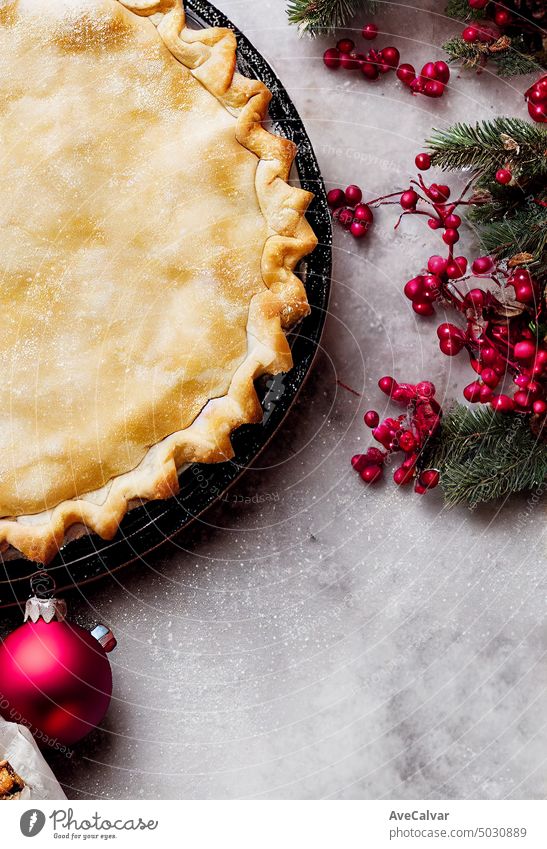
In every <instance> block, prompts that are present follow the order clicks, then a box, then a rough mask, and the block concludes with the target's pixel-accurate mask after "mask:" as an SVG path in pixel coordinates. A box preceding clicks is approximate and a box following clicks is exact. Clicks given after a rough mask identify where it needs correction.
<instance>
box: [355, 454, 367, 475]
mask: <svg viewBox="0 0 547 849" xmlns="http://www.w3.org/2000/svg"><path fill="white" fill-rule="evenodd" d="M351 465H352V466H353V468H354V469H355V471H356V472H362V471H363V469H364V468H365V466H368V463H367V459H366V457H365V455H364V454H354V455H353V457H352V458H351Z"/></svg>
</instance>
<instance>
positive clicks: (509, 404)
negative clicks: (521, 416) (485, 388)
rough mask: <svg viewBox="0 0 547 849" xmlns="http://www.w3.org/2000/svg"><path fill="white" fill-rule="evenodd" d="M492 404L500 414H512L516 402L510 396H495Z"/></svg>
mask: <svg viewBox="0 0 547 849" xmlns="http://www.w3.org/2000/svg"><path fill="white" fill-rule="evenodd" d="M490 404H491V406H492V409H494V410H496V412H498V413H510V412H511V410H514V409H515V402H514V401H513V399H512V398H510V397H509V395H494V397H493V398H492V400H491V401H490Z"/></svg>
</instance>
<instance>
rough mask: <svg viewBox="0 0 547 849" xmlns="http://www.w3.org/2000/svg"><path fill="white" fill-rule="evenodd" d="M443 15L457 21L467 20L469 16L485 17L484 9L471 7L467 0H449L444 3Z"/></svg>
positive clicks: (469, 18) (475, 18) (475, 17)
mask: <svg viewBox="0 0 547 849" xmlns="http://www.w3.org/2000/svg"><path fill="white" fill-rule="evenodd" d="M445 15H447V16H448V17H449V18H455V19H456V20H457V21H462V22H464V23H465V22H467V21H470V20H471V18H473V19H474V20H479V19H480V18H484V17H485V12H484V9H473V8H472V7H471V6H470V5H469V0H449V2H448V3H447V5H446V9H445Z"/></svg>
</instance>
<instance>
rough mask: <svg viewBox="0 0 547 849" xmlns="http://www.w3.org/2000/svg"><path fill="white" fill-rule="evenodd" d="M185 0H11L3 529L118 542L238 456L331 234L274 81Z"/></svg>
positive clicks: (6, 7)
mask: <svg viewBox="0 0 547 849" xmlns="http://www.w3.org/2000/svg"><path fill="white" fill-rule="evenodd" d="M235 65H236V40H235V36H234V33H233V32H232V31H231V30H228V29H220V28H214V29H206V30H197V31H194V30H190V29H188V28H187V27H186V22H185V13H184V9H183V5H182V0H157V2H154V0H133V2H131V1H130V0H11V2H10V0H8V2H4V3H3V4H2V5H1V6H0V138H1V139H2V156H3V160H4V161H3V163H2V168H1V169H0V201H1V203H0V310H1V314H2V331H3V332H2V334H0V368H1V371H2V375H3V383H4V387H3V389H4V392H3V407H2V412H1V413H0V516H1V517H3V518H0V545H1V546H2V547H3V549H4V550H5V549H7V548H8V547H9V546H13V547H14V548H16V549H18V550H19V551H20V552H21V553H23V554H24V555H25V556H27V557H29V558H31V559H33V560H37V561H40V562H46V561H47V560H49V559H50V558H51V557H52V556H53V555H54V554H55V553H56V551H57V550H58V548H59V547H60V546H61V545H62V543H63V541H64V540H65V536H66V533H67V529H69V528H70V527H71V526H75V525H76V526H79V527H81V526H84V527H85V528H87V529H90V530H92V531H94V532H96V533H98V534H100V535H101V536H102V537H104V538H107V539H109V538H111V537H112V536H113V535H114V534H115V532H116V530H117V528H118V525H119V522H120V520H121V518H122V517H123V515H124V514H125V513H126V512H127V510H128V509H129V508H130V507H131V506H133V505H134V504H135V503H139V502H140V501H143V500H149V499H157V498H166V497H168V496H169V495H172V494H174V493H176V492H177V490H178V475H177V470H178V469H180V468H181V467H182V466H183V465H184V464H187V463H192V462H220V461H223V460H227V459H229V458H230V457H232V456H233V450H232V447H231V443H230V434H231V432H232V431H233V430H234V428H236V427H238V426H239V425H241V424H244V423H247V422H257V421H259V420H260V419H261V417H262V410H261V406H260V403H259V401H258V398H257V395H256V392H255V389H254V380H255V379H256V378H257V377H258V376H260V375H261V374H264V373H269V374H275V373H278V372H280V371H287V370H288V369H290V368H291V366H292V360H291V354H290V349H289V346H288V343H287V340H286V337H285V333H284V330H285V329H287V328H288V327H290V326H291V325H292V324H293V323H294V322H295V321H297V320H299V319H300V318H301V317H303V316H304V315H306V314H307V313H308V311H309V307H308V303H307V299H306V293H305V290H304V287H303V285H302V283H301V281H300V280H299V279H298V277H297V276H296V275H295V274H294V269H295V266H296V264H297V263H298V261H299V260H300V259H301V258H302V257H303V256H304V255H305V254H307V253H309V252H310V251H311V250H312V249H313V248H314V247H315V244H316V238H315V235H314V233H313V231H312V229H311V228H310V226H309V224H308V223H307V221H306V219H305V217H304V214H305V211H306V209H307V207H308V204H309V202H310V200H311V195H310V193H309V192H305V191H303V190H301V189H299V188H296V187H294V186H290V185H289V184H288V182H287V181H288V179H289V171H290V168H291V165H292V162H293V159H294V155H295V147H294V145H293V144H292V142H290V141H288V140H286V139H283V138H279V137H277V136H274V135H272V134H271V133H269V132H268V131H267V130H266V129H265V128H264V127H263V126H262V122H263V120H264V119H265V117H266V115H267V108H268V103H269V101H270V98H271V94H270V92H269V91H268V89H267V88H266V87H265V86H264V85H263V84H262V83H260V82H257V81H256V80H250V79H247V78H245V77H242V76H241V75H240V74H239V73H237V72H236V70H235Z"/></svg>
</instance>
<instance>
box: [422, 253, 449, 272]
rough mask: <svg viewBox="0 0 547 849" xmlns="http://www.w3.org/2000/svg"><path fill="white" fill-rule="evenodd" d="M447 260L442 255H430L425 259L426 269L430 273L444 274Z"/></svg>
mask: <svg viewBox="0 0 547 849" xmlns="http://www.w3.org/2000/svg"><path fill="white" fill-rule="evenodd" d="M446 266H447V260H446V259H445V258H444V257H443V256H438V255H436V254H434V255H433V256H430V257H429V259H428V260H427V268H428V271H431V273H432V274H438V275H441V274H444V273H445V271H446Z"/></svg>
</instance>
